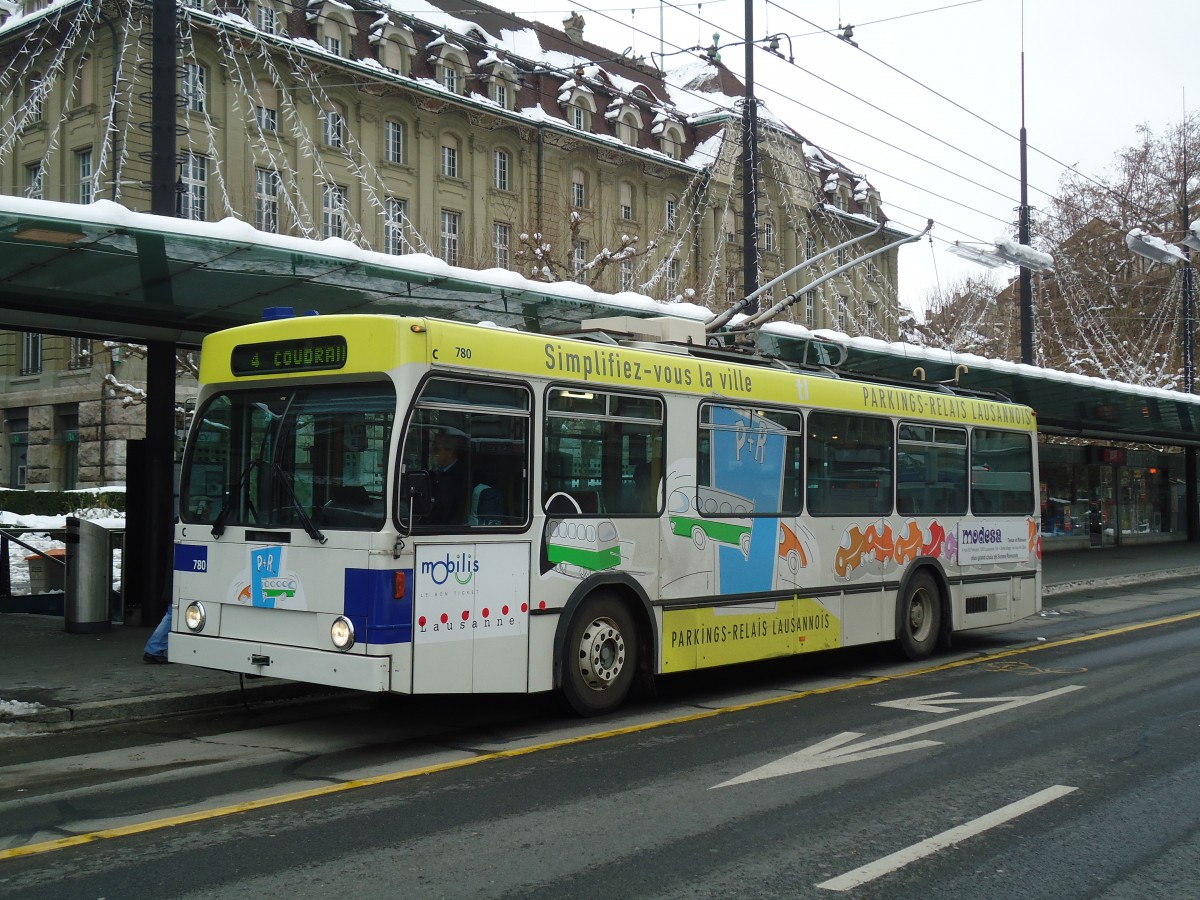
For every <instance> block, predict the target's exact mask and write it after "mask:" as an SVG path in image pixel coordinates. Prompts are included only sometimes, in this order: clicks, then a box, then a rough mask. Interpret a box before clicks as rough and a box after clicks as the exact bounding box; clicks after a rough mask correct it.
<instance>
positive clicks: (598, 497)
mask: <svg viewBox="0 0 1200 900" xmlns="http://www.w3.org/2000/svg"><path fill="white" fill-rule="evenodd" d="M662 423H663V407H662V401H661V400H660V399H658V398H657V397H647V396H642V395H634V394H616V393H609V392H604V391H594V390H588V389H581V388H562V387H556V388H551V389H550V391H549V392H548V394H547V397H546V431H545V443H544V446H543V453H542V458H543V471H542V503H543V505H544V507H545V509H546V512H548V513H552V514H554V515H601V514H602V515H616V516H621V515H627V516H654V515H658V512H659V510H660V509H661V508H662V494H663V486H662V485H663V468H662V466H663V425H662Z"/></svg>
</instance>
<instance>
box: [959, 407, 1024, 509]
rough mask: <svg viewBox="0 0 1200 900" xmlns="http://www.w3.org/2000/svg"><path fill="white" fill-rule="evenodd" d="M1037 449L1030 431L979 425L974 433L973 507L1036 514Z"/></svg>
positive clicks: (972, 453)
mask: <svg viewBox="0 0 1200 900" xmlns="http://www.w3.org/2000/svg"><path fill="white" fill-rule="evenodd" d="M1033 503H1034V498H1033V451H1032V449H1031V444H1030V438H1029V435H1027V434H1014V433H1013V432H1011V431H993V430H990V429H986V428H976V429H975V430H974V431H973V432H972V433H971V511H972V512H973V513H975V515H977V516H978V515H987V516H1028V515H1032V514H1033V510H1034V506H1033Z"/></svg>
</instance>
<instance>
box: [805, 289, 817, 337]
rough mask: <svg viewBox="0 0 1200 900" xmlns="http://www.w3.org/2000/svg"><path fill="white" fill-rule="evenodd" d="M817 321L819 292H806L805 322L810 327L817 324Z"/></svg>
mask: <svg viewBox="0 0 1200 900" xmlns="http://www.w3.org/2000/svg"><path fill="white" fill-rule="evenodd" d="M816 322H817V292H816V291H805V292H804V324H805V325H807V326H808V327H809V328H812V327H814V326H815V325H816Z"/></svg>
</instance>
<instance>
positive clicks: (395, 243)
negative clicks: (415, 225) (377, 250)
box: [383, 197, 408, 256]
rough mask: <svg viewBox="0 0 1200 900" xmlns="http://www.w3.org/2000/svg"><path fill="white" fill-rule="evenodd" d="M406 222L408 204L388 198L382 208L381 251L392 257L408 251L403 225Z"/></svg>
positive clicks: (394, 198)
mask: <svg viewBox="0 0 1200 900" xmlns="http://www.w3.org/2000/svg"><path fill="white" fill-rule="evenodd" d="M407 220H408V202H407V201H405V200H400V199H398V198H396V197H389V198H388V199H387V202H386V203H385V204H384V207H383V249H384V252H386V253H391V254H392V255H393V256H396V255H399V254H401V253H404V252H405V251H407V250H408V243H407V242H406V241H405V240H404V223H405V222H406V221H407Z"/></svg>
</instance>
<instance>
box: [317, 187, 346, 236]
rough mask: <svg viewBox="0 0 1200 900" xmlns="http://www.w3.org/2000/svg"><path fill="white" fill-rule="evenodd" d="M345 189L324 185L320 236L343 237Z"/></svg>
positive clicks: (344, 227)
mask: <svg viewBox="0 0 1200 900" xmlns="http://www.w3.org/2000/svg"><path fill="white" fill-rule="evenodd" d="M345 229H346V189H345V188H344V187H342V186H340V185H337V184H327V185H325V190H324V192H323V193H322V196H321V236H322V237H327V238H331V237H336V238H340V237H345Z"/></svg>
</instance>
